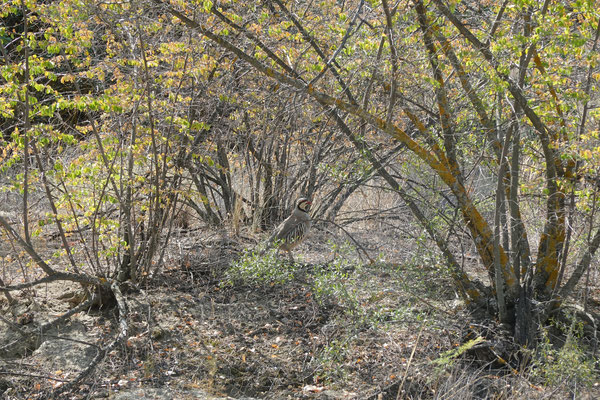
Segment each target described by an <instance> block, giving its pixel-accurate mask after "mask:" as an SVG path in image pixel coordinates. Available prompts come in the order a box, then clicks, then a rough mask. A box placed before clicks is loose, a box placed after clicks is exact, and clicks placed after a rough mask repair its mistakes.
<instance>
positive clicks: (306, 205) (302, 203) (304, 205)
mask: <svg viewBox="0 0 600 400" xmlns="http://www.w3.org/2000/svg"><path fill="white" fill-rule="evenodd" d="M311 205H312V203H311V202H310V200H309V199H307V198H306V197H301V198H299V199H298V200H296V208H298V209H300V210H302V211H304V212H308V210H309V209H310V206H311Z"/></svg>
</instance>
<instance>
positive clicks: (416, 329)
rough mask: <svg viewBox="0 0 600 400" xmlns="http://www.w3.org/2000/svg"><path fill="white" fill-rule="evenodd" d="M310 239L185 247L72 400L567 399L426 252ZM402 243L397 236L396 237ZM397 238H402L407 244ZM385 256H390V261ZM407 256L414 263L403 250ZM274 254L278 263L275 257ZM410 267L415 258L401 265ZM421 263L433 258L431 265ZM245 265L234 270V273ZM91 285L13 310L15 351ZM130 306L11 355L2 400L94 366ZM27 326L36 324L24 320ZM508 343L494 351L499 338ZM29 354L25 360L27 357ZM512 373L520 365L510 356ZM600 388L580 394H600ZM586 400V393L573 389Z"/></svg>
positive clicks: (6, 355) (95, 314)
mask: <svg viewBox="0 0 600 400" xmlns="http://www.w3.org/2000/svg"><path fill="white" fill-rule="evenodd" d="M326 236H327V232H315V233H313V236H312V241H310V240H309V241H308V242H307V243H305V244H303V245H302V246H301V247H300V248H299V249H298V250H297V251H296V252H295V253H296V258H297V262H296V263H294V264H290V263H289V262H287V260H285V257H283V258H276V255H275V254H269V255H267V257H266V258H267V261H266V262H265V264H264V269H262V270H261V269H260V268H261V267H256V265H257V263H258V261H257V258H256V257H254V256H252V255H249V254H247V253H246V255H244V254H245V253H244V249H245V248H251V247H252V245H253V242H252V241H245V242H240V241H237V240H232V239H230V238H229V236H227V235H223V234H222V233H214V234H213V235H212V236H211V237H205V238H203V239H202V240H199V239H197V238H196V239H191V237H187V236H185V235H183V236H180V237H178V238H176V240H175V242H177V241H180V244H182V246H180V248H183V249H184V250H182V251H180V252H172V253H171V254H170V255H169V257H168V260H167V261H168V262H167V264H166V268H165V270H164V271H162V272H161V274H160V276H157V277H155V279H154V280H152V281H151V282H150V283H149V284H147V285H145V286H144V287H127V288H123V290H124V291H125V295H126V299H127V304H128V307H129V313H130V314H129V331H128V339H127V340H126V341H125V342H124V343H122V344H120V345H119V346H118V347H117V348H116V349H115V350H113V351H112V352H110V353H109V354H108V355H107V356H106V357H105V358H104V360H103V361H102V362H101V363H100V364H99V365H98V367H97V368H96V370H95V371H94V373H93V374H92V375H90V377H88V378H87V379H86V380H85V381H84V382H83V383H82V384H81V385H79V387H78V388H77V389H76V390H75V391H74V392H72V393H69V394H68V395H65V396H64V397H65V398H72V399H87V398H110V399H121V400H126V399H134V398H135V399H140V398H155V399H174V398H177V399H202V398H206V399H217V398H232V399H251V398H254V399H286V398H289V399H374V400H375V399H397V398H414V399H421V398H437V399H470V398H481V399H487V398H505V399H510V398H514V399H516V398H523V397H522V396H524V395H526V397H527V398H551V396H550V397H548V396H549V394H552V393H554V395H555V396H559V397H556V398H562V397H560V396H562V394H564V395H565V396H566V395H569V396H571V395H573V394H572V393H571V394H569V392H568V391H566V389H565V388H566V386H568V385H563V386H562V387H561V386H560V385H558V386H557V387H556V388H552V389H551V390H550V389H549V388H547V387H544V386H543V384H542V383H543V382H541V381H539V380H534V379H532V378H531V377H530V376H529V375H528V374H525V372H524V371H514V370H511V369H510V368H508V367H507V366H506V365H502V363H501V362H500V360H499V359H498V357H497V354H496V353H493V352H491V353H490V349H494V348H496V350H497V351H498V352H499V353H502V351H503V350H501V349H500V345H501V343H500V341H497V339H498V337H500V336H501V332H500V328H499V327H497V325H496V324H495V322H494V321H485V320H481V319H480V318H479V317H475V316H474V315H473V313H472V311H471V310H469V309H468V308H467V307H465V305H464V303H463V302H462V301H461V300H460V299H459V298H458V297H457V295H456V294H455V293H454V291H453V290H452V284H451V282H450V281H449V280H448V277H447V274H446V273H445V271H444V269H443V267H441V266H440V265H439V264H438V263H436V262H435V260H433V259H428V258H427V257H424V256H423V257H420V259H419V258H414V257H413V258H411V257H406V255H407V254H409V253H410V252H411V251H413V250H415V249H407V248H406V246H397V247H394V241H392V242H388V243H386V244H385V246H382V239H381V238H378V237H375V236H373V235H365V236H364V237H357V238H358V239H360V243H363V244H364V246H365V249H366V250H368V252H369V253H370V254H379V256H378V257H377V258H376V259H371V260H367V259H365V260H363V261H360V259H359V257H358V255H357V254H358V253H357V252H356V251H355V250H353V249H352V248H351V247H349V246H343V245H335V244H331V243H328V241H327V240H325V237H326ZM388 240H389V238H388ZM396 240H397V239H396ZM378 247H382V248H383V247H385V248H388V249H389V251H387V252H385V253H382V252H378V251H377V248H378ZM400 253H402V254H400ZM269 257H271V258H269ZM394 259H402V260H403V262H401V263H400V262H394V261H393V260H394ZM418 261H421V262H418ZM232 266H234V267H233V269H232ZM78 290H79V288H78V286H77V285H70V284H65V283H52V284H48V285H46V286H38V287H37V288H36V289H35V290H27V291H22V292H20V293H15V298H16V300H17V305H13V306H12V307H9V306H8V302H7V301H6V300H5V299H3V300H2V304H1V307H2V313H3V315H5V316H6V317H5V318H6V319H7V320H10V321H13V323H14V326H13V329H10V328H9V327H8V325H6V324H2V325H1V326H2V328H1V329H2V330H1V331H0V335H1V336H2V339H3V343H11V342H13V341H19V333H18V331H17V330H18V329H19V326H21V327H27V326H32V324H42V323H43V322H44V321H46V320H49V319H51V318H54V317H56V316H57V315H60V314H61V313H64V312H65V311H67V310H68V309H69V308H70V307H72V305H73V304H74V303H75V302H76V300H74V299H73V297H74V295H75V294H77V293H78ZM116 313H117V309H116V307H110V306H106V307H103V308H101V309H92V310H88V311H86V312H83V313H79V314H78V315H76V316H74V317H72V318H71V319H70V320H69V322H68V323H65V324H63V325H61V326H59V327H57V328H56V329H54V330H52V331H50V332H48V333H46V334H45V335H44V338H43V341H42V342H41V343H36V344H33V345H30V346H29V347H27V346H26V347H19V346H9V347H3V349H4V350H3V351H4V352H3V353H0V355H2V359H1V360H0V371H1V373H2V375H0V390H2V391H3V392H4V396H5V397H4V398H7V399H21V398H31V399H36V398H45V397H46V396H47V395H48V394H49V393H50V392H51V391H52V390H53V389H56V388H59V387H60V386H61V385H63V384H64V383H65V382H67V381H69V379H70V378H72V377H73V376H75V375H76V374H77V373H78V372H79V371H80V370H81V369H83V368H85V367H86V365H87V364H88V363H89V362H90V360H91V359H92V358H93V357H94V356H95V355H96V354H97V352H98V349H99V347H98V346H100V347H101V346H103V345H104V344H105V343H107V341H109V340H110V338H112V337H114V335H115V334H116V332H117V330H118V326H117V324H118V318H117V315H116ZM23 316H26V317H23ZM495 340H496V342H495ZM19 348H20V349H21V350H18V349H19ZM508 363H509V364H510V363H511V360H508ZM597 389H598V387H597V386H594V385H592V386H591V387H583V388H577V390H578V391H577V392H576V393H575V394H574V397H573V398H598V397H600V392H599V391H598V390H597ZM571 390H572V389H571Z"/></svg>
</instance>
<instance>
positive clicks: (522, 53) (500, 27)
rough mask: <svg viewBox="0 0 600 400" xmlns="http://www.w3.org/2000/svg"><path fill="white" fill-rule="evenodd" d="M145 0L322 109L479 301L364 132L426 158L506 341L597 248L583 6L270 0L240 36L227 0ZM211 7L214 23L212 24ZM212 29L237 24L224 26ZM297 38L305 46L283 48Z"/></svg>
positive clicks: (589, 51)
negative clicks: (486, 279) (472, 253)
mask: <svg viewBox="0 0 600 400" xmlns="http://www.w3.org/2000/svg"><path fill="white" fill-rule="evenodd" d="M155 4H157V5H159V6H161V7H164V8H165V9H166V10H168V11H169V12H170V13H171V14H172V15H173V16H175V17H177V18H178V19H179V20H180V21H181V22H182V23H184V24H185V25H187V26H188V27H189V28H190V29H193V30H195V31H197V32H198V33H200V34H202V35H204V36H205V37H206V38H208V39H209V40H211V41H213V42H214V43H216V44H217V45H219V46H220V47H221V48H222V49H224V50H226V51H228V52H231V53H233V54H234V55H235V56H236V57H238V58H239V59H240V60H243V61H245V62H246V63H247V64H249V65H251V66H252V67H253V68H254V69H255V70H256V71H259V72H261V73H262V74H263V75H265V76H267V77H269V78H271V79H272V80H274V81H277V82H279V83H280V84H283V85H288V86H289V87H291V88H295V89H296V90H298V91H299V92H301V93H304V94H305V95H306V96H309V97H310V98H312V99H313V100H314V101H315V102H317V103H319V104H321V106H322V107H323V108H324V109H325V110H327V112H329V113H330V115H332V116H333V117H334V118H335V119H336V121H337V123H338V125H339V128H340V130H341V131H342V132H344V133H345V134H346V135H347V137H348V139H349V140H350V141H351V142H352V143H353V144H354V145H355V147H356V149H357V151H359V152H361V153H362V154H365V155H366V157H367V159H368V160H369V161H370V162H371V163H372V165H373V168H374V169H375V170H376V171H377V172H378V173H379V174H380V175H381V176H383V177H384V178H385V179H386V180H387V182H388V183H389V184H390V185H391V186H392V188H393V189H394V190H396V191H397V192H398V195H399V196H400V197H402V198H403V199H405V200H407V201H408V203H409V205H411V210H412V211H413V213H414V215H415V216H416V217H417V219H419V221H420V222H421V223H422V224H423V226H424V228H425V229H426V230H427V231H428V233H429V234H430V235H431V237H432V239H434V241H435V242H436V243H437V244H438V246H439V247H440V250H441V251H442V253H443V254H444V255H445V256H446V259H447V262H448V264H449V266H450V270H451V271H453V277H454V278H455V281H456V284H457V287H459V288H461V289H462V290H461V292H462V293H463V295H464V297H465V299H466V300H467V301H469V302H478V301H481V300H482V299H484V298H485V297H486V296H488V293H487V291H486V290H485V289H481V288H480V287H478V286H477V285H476V284H475V283H474V282H473V281H472V279H471V278H470V277H469V276H467V275H466V274H464V273H461V271H459V270H458V269H457V266H458V264H457V263H456V258H455V257H454V256H453V255H452V253H451V251H450V249H449V246H448V243H447V242H445V241H444V240H441V239H440V237H442V236H441V233H442V232H439V231H437V230H436V228H435V227H433V226H431V224H430V223H429V222H428V221H427V219H426V218H424V217H423V212H422V211H420V210H419V207H418V205H417V204H415V203H414V202H411V200H410V198H409V196H408V195H407V193H406V192H405V190H404V189H403V188H402V185H400V184H399V182H398V180H397V179H395V178H393V177H392V176H390V174H389V173H388V171H387V168H386V167H383V166H382V164H381V163H380V162H379V160H378V156H377V154H376V153H375V152H373V151H371V150H370V149H371V146H372V145H371V143H373V142H382V141H383V139H382V138H381V136H379V134H380V133H386V134H387V135H388V136H389V137H390V138H392V139H393V140H396V141H398V142H400V143H402V144H403V145H404V146H405V147H406V149H407V150H408V151H410V152H411V153H412V155H413V156H414V159H413V161H412V162H413V163H415V164H416V165H418V164H422V165H426V166H427V167H428V168H429V169H430V170H431V171H432V172H433V173H434V174H435V175H436V176H437V177H438V178H439V179H441V181H442V182H443V183H444V184H445V186H446V187H447V189H448V190H449V191H450V193H451V194H452V196H453V200H454V202H455V203H454V204H455V206H456V207H457V208H458V209H459V210H460V213H461V215H462V219H463V223H464V225H465V227H466V228H467V230H468V232H469V234H470V236H471V239H472V241H473V244H474V247H475V248H476V250H477V253H478V256H479V259H480V261H481V263H482V264H483V265H484V266H485V268H486V269H487V271H488V273H489V275H490V277H491V279H490V282H491V287H490V290H491V292H493V293H494V296H495V299H496V304H497V306H496V310H497V313H498V317H499V318H500V320H501V321H502V322H503V323H505V324H507V325H508V326H510V327H511V329H512V330H513V332H514V334H515V335H516V337H517V338H518V339H519V341H520V342H521V343H526V342H527V341H531V340H533V335H534V333H535V322H534V321H537V320H538V319H541V320H542V321H543V320H544V319H545V318H547V317H548V315H549V313H550V312H551V311H552V310H553V309H554V308H555V307H557V306H558V305H559V304H560V303H561V302H562V301H563V300H564V299H565V298H566V297H567V296H569V295H570V294H572V293H573V290H574V288H575V286H576V284H577V283H578V281H579V280H580V278H581V276H582V275H583V273H584V272H585V271H586V270H588V269H589V268H590V263H591V260H592V257H593V255H594V254H595V252H596V251H597V249H598V246H599V245H600V230H594V229H593V227H594V226H595V223H594V222H595V219H594V212H593V211H594V210H595V207H596V198H595V195H594V193H595V191H596V186H595V184H593V182H592V184H590V183H589V180H585V179H581V178H582V177H588V178H590V177H591V178H592V181H593V179H594V178H593V176H594V175H595V172H593V171H595V170H596V168H597V160H596V156H595V155H594V152H593V151H592V149H594V148H596V147H595V146H596V144H597V141H596V138H597V135H598V132H597V130H596V129H595V128H588V126H592V127H593V126H595V122H594V121H595V118H596V115H595V113H594V112H591V110H590V106H589V104H590V101H591V100H592V99H593V98H594V97H593V96H594V92H593V91H592V88H593V87H595V83H596V74H595V71H596V61H597V54H596V48H597V42H598V32H599V28H600V27H599V26H598V14H597V12H596V11H595V9H594V4H593V2H589V1H588V2H578V3H577V4H576V5H574V6H573V7H572V8H568V7H565V6H564V5H562V4H555V5H552V4H550V3H549V2H545V3H544V4H543V5H542V6H541V7H539V8H538V6H537V5H536V4H533V3H528V2H514V3H512V2H509V1H505V2H502V3H498V4H496V3H490V4H486V5H473V4H470V3H468V2H467V3H460V2H459V3H447V2H444V1H441V0H435V1H433V3H432V4H430V5H426V4H425V3H423V2H421V1H415V2H414V3H411V4H404V3H396V4H394V5H390V4H389V3H388V2H387V1H385V0H384V1H382V2H381V3H379V2H369V3H367V2H364V1H356V2H343V3H341V4H337V3H336V4H334V3H332V2H323V3H322V4H321V6H320V7H309V8H302V7H301V5H299V4H293V5H292V4H287V5H286V4H284V3H283V2H281V1H279V0H274V1H269V2H266V3H264V4H263V5H260V6H256V7H257V8H260V9H261V18H262V19H259V20H258V21H252V20H248V21H244V24H247V25H249V26H252V30H251V32H252V33H250V29H248V27H246V28H242V26H243V25H244V24H241V23H239V24H232V23H231V22H230V20H234V19H240V20H244V16H245V15H246V14H245V12H244V11H243V10H242V9H239V8H236V6H235V5H227V7H225V6H224V5H223V6H221V5H219V4H212V3H210V2H202V3H201V4H199V5H200V6H201V7H199V8H197V5H196V4H190V5H187V6H186V8H180V5H170V4H167V3H165V2H161V1H155ZM401 7H405V8H404V9H401ZM199 11H201V12H202V14H201V15H198V14H197V15H196V16H195V17H191V16H192V15H194V13H198V12H199ZM219 14H226V15H229V20H227V19H223V18H221V22H220V23H217V21H218V20H216V19H214V15H219ZM264 21H268V22H269V25H270V26H271V28H267V26H266V23H264ZM261 22H263V24H262V25H261V24H260V23H261ZM222 24H226V25H222ZM224 26H227V30H229V29H233V30H235V32H236V34H235V35H231V34H230V32H229V31H227V34H224V33H223V30H224V29H225V28H223V27H224ZM209 27H210V28H209ZM217 27H219V28H217ZM273 27H285V28H284V29H283V30H278V31H277V30H275V28H273ZM318 27H320V28H321V29H319V28H318ZM473 27H476V28H473ZM317 31H318V32H319V36H318V37H317V35H316V32H317ZM282 32H284V33H283V34H282ZM285 32H287V34H286V33H285ZM379 38H381V40H379ZM451 38H453V39H451ZM297 43H299V44H297ZM303 46H304V47H303ZM298 48H303V49H304V50H303V51H302V52H300V51H298V50H296V52H295V53H293V52H290V50H289V49H298ZM357 53H360V54H357ZM294 55H295V56H294ZM566 59H568V62H567V63H566V64H567V65H568V66H567V67H565V66H564V65H565V64H564V61H563V60H566ZM357 76H360V78H357ZM376 89H379V90H376ZM358 93H361V94H363V96H362V99H360V98H357V97H356V96H357V94H358ZM590 120H591V121H592V123H590V122H589V121H590ZM364 124H367V125H368V126H369V127H370V129H369V130H368V132H367V131H365V129H364ZM352 127H354V128H352ZM411 130H412V131H414V133H413V132H411ZM359 132H360V134H359ZM409 132H410V134H409ZM477 154H479V155H480V156H479V158H476V157H477V156H476V155H477ZM481 167H486V168H487V169H488V171H491V172H492V173H493V176H494V177H495V181H496V182H497V184H496V185H493V190H488V191H487V192H485V191H484V190H485V188H484V187H482V184H483V180H482V179H480V178H479V177H477V176H473V174H472V171H474V170H475V169H478V168H481ZM386 175H387V176H386ZM425 185H426V183H425ZM487 196H493V197H494V198H495V199H496V200H495V206H494V208H493V209H488V210H486V209H485V205H484V203H482V201H483V200H484V199H485V198H486V197H487ZM539 199H543V201H540V200H539ZM532 204H537V205H538V206H543V208H544V209H545V211H544V213H540V212H535V211H534V212H528V213H527V214H528V215H527V214H525V213H524V212H523V207H530V206H531V205H532ZM585 210H587V211H588V212H585ZM486 214H487V216H486ZM492 215H493V218H489V217H491V216H492ZM576 216H577V217H579V218H581V219H580V223H582V224H586V225H587V226H588V227H589V228H588V234H587V238H585V237H581V236H580V237H579V238H576V239H577V240H574V239H575V238H573V236H572V235H573V230H572V229H571V227H572V226H573V223H574V220H575V218H576ZM540 220H541V221H543V222H542V223H541V224H540V223H539V221H540ZM529 221H531V223H529V224H527V222H529ZM536 239H537V244H536V243H535V242H534V241H536ZM568 273H570V275H569V277H568V279H566V274H568ZM565 279H566V281H565ZM538 302H541V303H538ZM535 304H543V307H537V306H535ZM533 316H535V317H536V318H533Z"/></svg>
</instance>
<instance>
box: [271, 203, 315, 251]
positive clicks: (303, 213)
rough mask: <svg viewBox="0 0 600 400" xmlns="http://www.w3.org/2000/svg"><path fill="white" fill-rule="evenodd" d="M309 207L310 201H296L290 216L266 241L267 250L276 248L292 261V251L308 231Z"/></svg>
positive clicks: (309, 224)
mask: <svg viewBox="0 0 600 400" xmlns="http://www.w3.org/2000/svg"><path fill="white" fill-rule="evenodd" d="M311 205H312V203H311V202H310V200H308V199H307V198H305V197H301V198H299V199H298V200H296V206H295V207H294V211H292V215H290V216H289V217H287V218H286V219H285V220H284V221H283V222H282V223H281V224H279V226H278V227H277V228H276V229H275V231H274V232H273V234H272V235H271V237H270V238H269V240H268V245H267V246H268V247H267V249H268V248H272V247H273V246H278V250H285V251H287V253H288V256H289V258H290V259H291V260H292V261H294V257H293V256H292V249H293V248H294V247H296V246H297V245H299V244H300V243H301V242H302V241H303V240H304V238H305V237H306V234H307V233H308V231H309V230H310V226H311V220H310V215H308V210H309V209H310V206H311ZM263 253H264V251H263Z"/></svg>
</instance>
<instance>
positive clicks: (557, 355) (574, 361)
mask: <svg viewBox="0 0 600 400" xmlns="http://www.w3.org/2000/svg"><path fill="white" fill-rule="evenodd" d="M571 318H572V322H571V324H564V323H559V322H556V321H554V326H555V327H557V328H558V329H559V330H561V331H562V332H563V333H564V334H565V342H564V344H563V345H562V346H560V347H559V346H557V345H555V344H553V343H552V341H551V338H550V334H549V329H544V330H543V331H542V341H541V343H540V345H539V347H538V350H537V354H536V357H535V358H534V362H533V364H532V375H533V376H534V377H536V378H538V379H540V380H541V381H542V383H543V384H544V385H547V386H558V385H566V386H567V387H568V388H569V389H575V388H576V387H581V386H587V387H590V386H591V385H592V384H594V382H595V381H597V378H598V376H597V374H596V371H595V370H594V360H593V358H592V357H591V356H590V354H589V352H588V351H586V348H585V346H584V345H583V344H582V340H581V339H582V336H583V323H582V322H581V321H578V320H577V319H576V317H574V316H571Z"/></svg>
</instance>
